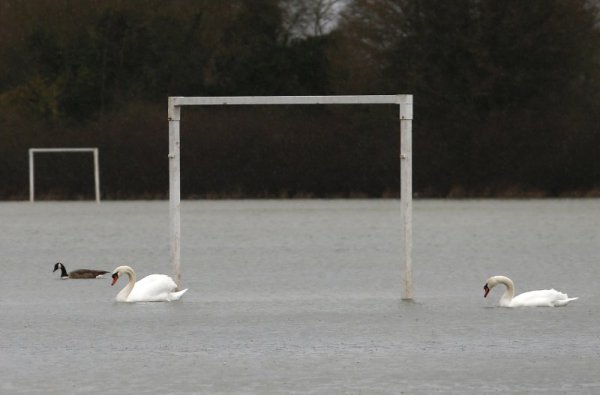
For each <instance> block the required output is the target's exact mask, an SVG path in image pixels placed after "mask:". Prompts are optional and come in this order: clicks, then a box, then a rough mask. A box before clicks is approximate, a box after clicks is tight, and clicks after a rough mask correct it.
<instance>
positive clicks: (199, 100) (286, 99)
mask: <svg viewBox="0 0 600 395" xmlns="http://www.w3.org/2000/svg"><path fill="white" fill-rule="evenodd" d="M325 104H363V105H365V104H395V105H397V106H399V108H400V112H399V118H400V200H401V204H400V221H401V228H402V236H401V240H400V244H401V249H402V262H403V279H402V284H403V287H402V299H406V300H410V299H412V298H413V284H412V119H413V97H412V95H358V96H224V97H169V111H168V116H169V229H170V261H171V265H172V267H173V271H174V274H175V282H176V283H177V286H178V287H180V288H181V214H180V208H181V178H180V137H179V135H180V133H179V126H180V125H179V124H180V120H181V107H183V106H252V105H325Z"/></svg>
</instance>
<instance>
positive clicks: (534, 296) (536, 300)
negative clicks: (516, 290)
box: [510, 289, 577, 307]
mask: <svg viewBox="0 0 600 395" xmlns="http://www.w3.org/2000/svg"><path fill="white" fill-rule="evenodd" d="M575 299H577V298H569V297H568V295H567V294H565V293H562V292H559V291H557V290H555V289H542V290H539V291H530V292H524V293H522V294H520V295H518V296H515V297H514V298H513V299H512V300H511V301H510V307H554V306H565V305H566V304H567V303H569V302H570V301H571V300H575Z"/></svg>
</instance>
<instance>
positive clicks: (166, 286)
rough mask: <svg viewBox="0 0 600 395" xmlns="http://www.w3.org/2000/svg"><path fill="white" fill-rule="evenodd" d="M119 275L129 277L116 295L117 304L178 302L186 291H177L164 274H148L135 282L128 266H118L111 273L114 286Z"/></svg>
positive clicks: (171, 280) (131, 270)
mask: <svg viewBox="0 0 600 395" xmlns="http://www.w3.org/2000/svg"><path fill="white" fill-rule="evenodd" d="M121 274H127V276H129V282H128V283H127V285H126V286H125V288H123V289H122V290H121V291H120V292H119V293H118V294H117V297H116V298H115V300H116V301H117V302H170V301H173V300H179V299H181V297H182V296H183V294H184V293H185V292H186V291H187V288H186V289H184V290H183V291H178V290H177V285H176V284H175V281H173V279H172V278H171V277H169V276H167V275H166V274H150V275H149V276H146V277H144V278H142V279H141V280H140V281H138V282H136V281H135V272H134V271H133V269H132V268H131V267H129V266H119V267H117V268H116V269H115V270H113V272H112V283H111V284H110V285H115V283H116V282H117V281H118V280H119V276H120V275H121Z"/></svg>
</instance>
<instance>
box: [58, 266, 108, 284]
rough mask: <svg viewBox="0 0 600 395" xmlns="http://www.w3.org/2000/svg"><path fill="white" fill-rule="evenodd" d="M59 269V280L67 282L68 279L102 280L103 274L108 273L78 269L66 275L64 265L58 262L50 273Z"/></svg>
mask: <svg viewBox="0 0 600 395" xmlns="http://www.w3.org/2000/svg"><path fill="white" fill-rule="evenodd" d="M58 269H60V278H62V279H63V280H67V279H69V278H102V277H103V276H102V275H103V274H106V273H108V272H107V271H106V270H92V269H79V270H73V271H72V272H69V273H67V269H65V265H63V264H62V263H60V262H57V263H56V264H55V265H54V270H52V272H55V271H57V270H58Z"/></svg>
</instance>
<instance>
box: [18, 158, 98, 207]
mask: <svg viewBox="0 0 600 395" xmlns="http://www.w3.org/2000/svg"><path fill="white" fill-rule="evenodd" d="M60 152H91V153H92V154H93V155H94V192H95V195H96V203H100V166H99V158H98V156H99V154H98V148H29V201H30V202H34V201H35V174H34V173H35V162H34V154H36V153H60Z"/></svg>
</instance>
